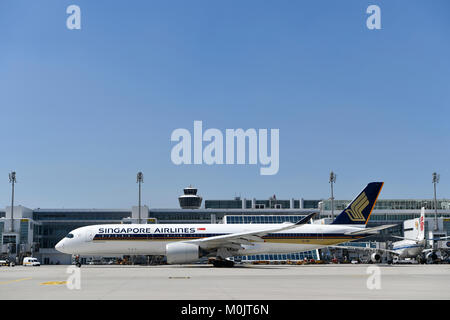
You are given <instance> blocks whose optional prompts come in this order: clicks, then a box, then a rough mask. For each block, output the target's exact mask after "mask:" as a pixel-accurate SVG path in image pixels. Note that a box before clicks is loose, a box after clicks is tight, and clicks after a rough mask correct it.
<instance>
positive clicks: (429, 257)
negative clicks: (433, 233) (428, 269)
mask: <svg viewBox="0 0 450 320" xmlns="http://www.w3.org/2000/svg"><path fill="white" fill-rule="evenodd" d="M437 259H438V256H437V254H436V252H434V251H431V252H428V253H427V254H426V255H425V260H426V261H428V262H429V263H434V262H435V261H436V260H437Z"/></svg>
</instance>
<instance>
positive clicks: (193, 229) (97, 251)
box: [55, 182, 394, 267]
mask: <svg viewBox="0 0 450 320" xmlns="http://www.w3.org/2000/svg"><path fill="white" fill-rule="evenodd" d="M383 184H384V183H383V182H371V183H369V184H368V185H367V186H366V187H365V188H364V190H363V191H361V193H360V194H359V195H358V196H357V197H356V198H355V199H354V200H353V201H352V202H351V203H350V204H349V205H348V206H347V208H346V209H345V210H344V211H342V213H340V214H339V215H338V216H337V217H336V219H335V220H334V221H333V222H332V223H331V224H329V225H319V224H311V223H309V222H310V221H311V219H312V218H313V217H314V216H315V215H316V214H317V212H316V213H312V214H309V215H307V216H305V217H304V218H302V219H300V220H299V221H298V222H296V223H290V222H285V223H281V224H154V225H143V224H109V225H94V226H86V227H81V228H78V229H75V230H73V231H71V232H70V233H69V234H68V235H67V236H66V237H65V238H63V239H62V240H61V241H59V242H58V243H57V244H56V246H55V249H56V250H58V251H60V252H62V253H67V254H72V255H75V256H80V255H92V256H105V255H108V256H112V255H116V256H117V255H161V256H166V258H167V263H168V264H188V263H194V262H196V261H198V260H200V258H202V257H212V258H213V259H212V260H213V265H214V266H215V267H232V266H233V265H234V262H233V261H231V260H230V259H229V258H230V257H233V256H246V255H255V254H287V253H295V252H303V251H310V250H315V249H320V248H324V247H327V246H330V245H334V244H338V243H343V242H349V241H353V240H359V239H362V238H364V237H367V236H370V235H372V234H375V233H377V232H378V231H379V230H383V229H386V228H390V227H392V226H394V225H383V226H377V227H374V228H366V225H367V222H368V220H369V218H370V215H371V213H372V210H373V207H374V206H375V203H376V201H377V199H378V196H379V194H380V191H381V189H382V187H383ZM76 264H77V266H79V267H80V266H81V264H80V263H79V261H77V262H76Z"/></svg>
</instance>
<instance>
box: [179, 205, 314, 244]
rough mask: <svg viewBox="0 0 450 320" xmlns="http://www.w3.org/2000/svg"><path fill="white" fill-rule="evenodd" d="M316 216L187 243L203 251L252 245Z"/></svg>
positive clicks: (312, 215) (312, 214)
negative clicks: (193, 244) (264, 237)
mask: <svg viewBox="0 0 450 320" xmlns="http://www.w3.org/2000/svg"><path fill="white" fill-rule="evenodd" d="M316 214H318V213H317V212H315V213H311V214H310V215H308V216H306V217H304V218H303V219H301V220H299V221H298V222H296V223H282V224H280V225H279V226H277V227H273V226H272V227H271V228H261V229H259V230H252V231H245V232H239V233H231V234H226V235H221V236H215V237H209V238H203V239H195V240H190V241H187V242H190V243H195V244H198V245H199V246H200V247H202V248H204V249H212V248H218V247H227V246H233V245H241V244H252V242H264V239H263V238H262V237H263V236H265V235H267V234H269V233H273V232H279V231H285V230H289V229H293V228H296V227H298V226H301V225H303V224H306V223H308V222H309V221H310V220H311V219H312V218H313V217H314V216H315V215H316Z"/></svg>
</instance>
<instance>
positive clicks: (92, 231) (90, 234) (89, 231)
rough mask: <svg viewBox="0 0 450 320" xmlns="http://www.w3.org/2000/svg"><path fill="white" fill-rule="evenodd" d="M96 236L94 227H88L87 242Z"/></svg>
mask: <svg viewBox="0 0 450 320" xmlns="http://www.w3.org/2000/svg"><path fill="white" fill-rule="evenodd" d="M94 236H95V234H94V230H93V229H88V230H87V232H86V236H85V239H84V241H85V242H90V241H92V239H94Z"/></svg>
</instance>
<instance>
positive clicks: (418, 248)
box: [331, 207, 449, 263]
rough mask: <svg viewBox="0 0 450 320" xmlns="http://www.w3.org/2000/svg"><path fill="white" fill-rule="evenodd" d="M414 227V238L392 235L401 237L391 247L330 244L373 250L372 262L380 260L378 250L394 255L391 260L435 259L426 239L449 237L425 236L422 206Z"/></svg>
mask: <svg viewBox="0 0 450 320" xmlns="http://www.w3.org/2000/svg"><path fill="white" fill-rule="evenodd" d="M416 229H417V230H418V233H417V237H416V238H415V239H411V238H406V237H400V236H392V237H393V238H399V239H402V240H401V241H396V242H394V243H392V249H380V248H365V247H352V246H339V245H338V246H331V247H332V248H334V249H347V250H363V251H374V253H373V254H372V255H371V257H370V260H371V262H373V263H378V262H380V261H381V254H380V253H379V252H387V253H390V254H392V255H394V256H395V259H394V260H393V262H394V263H395V262H397V261H399V260H404V259H411V258H412V259H415V260H417V261H418V262H419V263H425V262H426V261H434V260H436V259H437V255H436V250H434V249H432V248H427V241H428V240H433V241H435V240H444V239H448V238H449V237H442V238H435V239H426V238H425V208H424V207H422V209H421V212H420V218H419V221H418V222H416Z"/></svg>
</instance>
